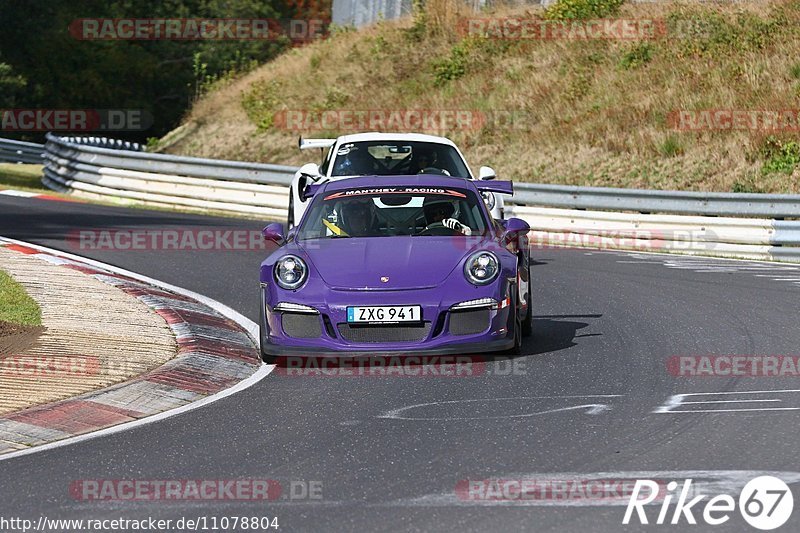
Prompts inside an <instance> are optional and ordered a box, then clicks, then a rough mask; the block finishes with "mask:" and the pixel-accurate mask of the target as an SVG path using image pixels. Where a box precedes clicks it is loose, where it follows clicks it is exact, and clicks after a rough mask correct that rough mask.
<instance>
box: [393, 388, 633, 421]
mask: <svg viewBox="0 0 800 533" xmlns="http://www.w3.org/2000/svg"><path fill="white" fill-rule="evenodd" d="M620 397H622V395H621V394H589V395H579V396H523V397H511V398H479V399H472V400H443V401H439V402H427V403H418V404H414V405H407V406H405V407H400V408H398V409H392V410H390V411H387V412H385V413H384V414H382V415H378V417H377V418H384V419H389V420H412V421H437V420H498V419H504V418H528V417H532V416H539V415H546V414H552V413H561V412H565V411H576V410H586V413H585V414H587V415H599V414H602V413H605V412H606V411H609V410H611V407H609V406H608V405H607V404H604V403H586V404H580V405H570V406H567V407H558V408H554V409H547V410H544V411H536V412H532V413H525V414H518V415H497V416H465V417H453V416H440V417H413V416H403V413H405V412H406V411H410V410H412V409H418V408H424V407H431V406H442V405H448V404H449V405H452V404H465V403H474V402H482V403H483V402H500V401H515V402H519V401H521V400H562V399H568V400H574V399H584V400H585V399H589V398H620Z"/></svg>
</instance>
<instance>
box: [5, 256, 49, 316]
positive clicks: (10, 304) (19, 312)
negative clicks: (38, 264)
mask: <svg viewBox="0 0 800 533" xmlns="http://www.w3.org/2000/svg"><path fill="white" fill-rule="evenodd" d="M0 322H10V323H12V324H18V325H21V326H40V325H41V324H42V312H41V310H40V309H39V306H38V305H37V304H36V302H35V301H34V300H33V298H31V297H30V296H28V293H26V292H25V289H23V288H22V285H20V284H19V283H17V282H16V281H14V280H13V279H12V278H11V276H9V275H8V274H7V273H6V272H4V271H2V270H0Z"/></svg>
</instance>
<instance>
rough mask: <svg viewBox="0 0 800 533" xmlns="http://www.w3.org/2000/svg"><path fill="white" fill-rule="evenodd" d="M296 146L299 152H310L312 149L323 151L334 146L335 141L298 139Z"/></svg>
mask: <svg viewBox="0 0 800 533" xmlns="http://www.w3.org/2000/svg"><path fill="white" fill-rule="evenodd" d="M297 144H298V146H299V147H300V149H301V150H312V149H314V148H321V149H322V150H324V149H325V148H330V147H331V146H333V145H334V144H336V139H303V138H302V137H300V139H299V140H298V143H297Z"/></svg>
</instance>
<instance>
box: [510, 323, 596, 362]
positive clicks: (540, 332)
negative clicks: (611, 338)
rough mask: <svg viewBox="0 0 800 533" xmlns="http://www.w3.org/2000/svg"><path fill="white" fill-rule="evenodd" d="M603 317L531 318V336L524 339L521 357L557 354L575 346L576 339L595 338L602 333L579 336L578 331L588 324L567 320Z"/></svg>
mask: <svg viewBox="0 0 800 533" xmlns="http://www.w3.org/2000/svg"><path fill="white" fill-rule="evenodd" d="M602 316H603V315H601V314H595V315H546V316H545V315H543V316H534V317H533V335H532V336H531V337H528V338H527V339H525V342H524V343H523V344H522V353H521V354H520V357H521V356H526V355H538V354H542V353H548V352H557V351H559V350H565V349H567V348H571V347H572V346H576V345H577V343H576V342H575V339H576V338H579V337H596V336H600V335H602V333H589V334H584V335H579V334H578V332H579V330H581V329H583V328H585V327H587V326H588V325H589V323H588V322H578V321H575V320H568V319H570V318H576V319H581V318H583V319H591V318H600V317H602Z"/></svg>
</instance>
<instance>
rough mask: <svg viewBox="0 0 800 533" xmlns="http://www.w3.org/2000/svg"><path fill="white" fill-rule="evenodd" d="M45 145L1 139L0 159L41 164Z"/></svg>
mask: <svg viewBox="0 0 800 533" xmlns="http://www.w3.org/2000/svg"><path fill="white" fill-rule="evenodd" d="M43 153H44V145H43V144H36V143H29V142H23V141H12V140H11V139H0V161H5V162H7V163H32V164H41V163H42V154H43Z"/></svg>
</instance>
